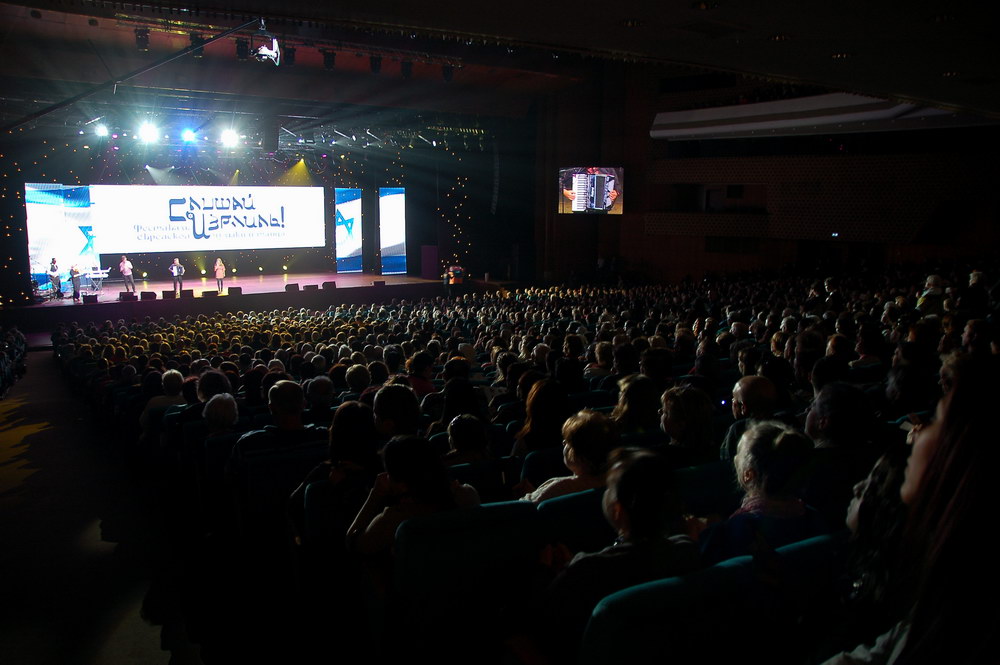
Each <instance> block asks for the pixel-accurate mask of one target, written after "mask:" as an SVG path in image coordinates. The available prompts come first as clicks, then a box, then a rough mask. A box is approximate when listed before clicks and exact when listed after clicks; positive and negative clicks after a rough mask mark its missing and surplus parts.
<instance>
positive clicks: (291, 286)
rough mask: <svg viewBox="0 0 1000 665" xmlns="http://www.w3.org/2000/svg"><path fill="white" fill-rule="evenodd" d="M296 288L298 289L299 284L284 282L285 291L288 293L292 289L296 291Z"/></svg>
mask: <svg viewBox="0 0 1000 665" xmlns="http://www.w3.org/2000/svg"><path fill="white" fill-rule="evenodd" d="M298 290H299V285H298V284H297V283H296V284H285V291H287V292H288V293H291V292H292V291H298Z"/></svg>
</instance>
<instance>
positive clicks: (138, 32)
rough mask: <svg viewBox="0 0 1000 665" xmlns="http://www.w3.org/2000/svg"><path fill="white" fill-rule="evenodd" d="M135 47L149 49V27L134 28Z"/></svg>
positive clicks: (141, 49)
mask: <svg viewBox="0 0 1000 665" xmlns="http://www.w3.org/2000/svg"><path fill="white" fill-rule="evenodd" d="M135 47H136V48H137V49H139V50H140V51H148V50H149V28H136V29H135Z"/></svg>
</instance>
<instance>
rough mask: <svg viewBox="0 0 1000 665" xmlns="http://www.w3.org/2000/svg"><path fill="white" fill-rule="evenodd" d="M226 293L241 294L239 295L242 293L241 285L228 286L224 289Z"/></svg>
mask: <svg viewBox="0 0 1000 665" xmlns="http://www.w3.org/2000/svg"><path fill="white" fill-rule="evenodd" d="M226 293H227V294H229V295H231V296H241V295H243V287H242V286H230V287H229V288H228V289H227V290H226Z"/></svg>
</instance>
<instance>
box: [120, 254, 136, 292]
mask: <svg viewBox="0 0 1000 665" xmlns="http://www.w3.org/2000/svg"><path fill="white" fill-rule="evenodd" d="M118 270H120V271H121V273H122V277H124V278H125V291H126V292H128V291H132V293H135V278H134V277H132V262H131V261H129V260H128V257H127V256H125V255H124V254H122V262H121V263H119V264H118ZM130 286H131V287H132V288H131V289H129V287H130Z"/></svg>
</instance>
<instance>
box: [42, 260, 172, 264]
mask: <svg viewBox="0 0 1000 665" xmlns="http://www.w3.org/2000/svg"><path fill="white" fill-rule="evenodd" d="M52 260H53V261H55V259H52ZM180 262H181V260H180V259H178V258H175V259H174V265H177V264H179V263H180Z"/></svg>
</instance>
